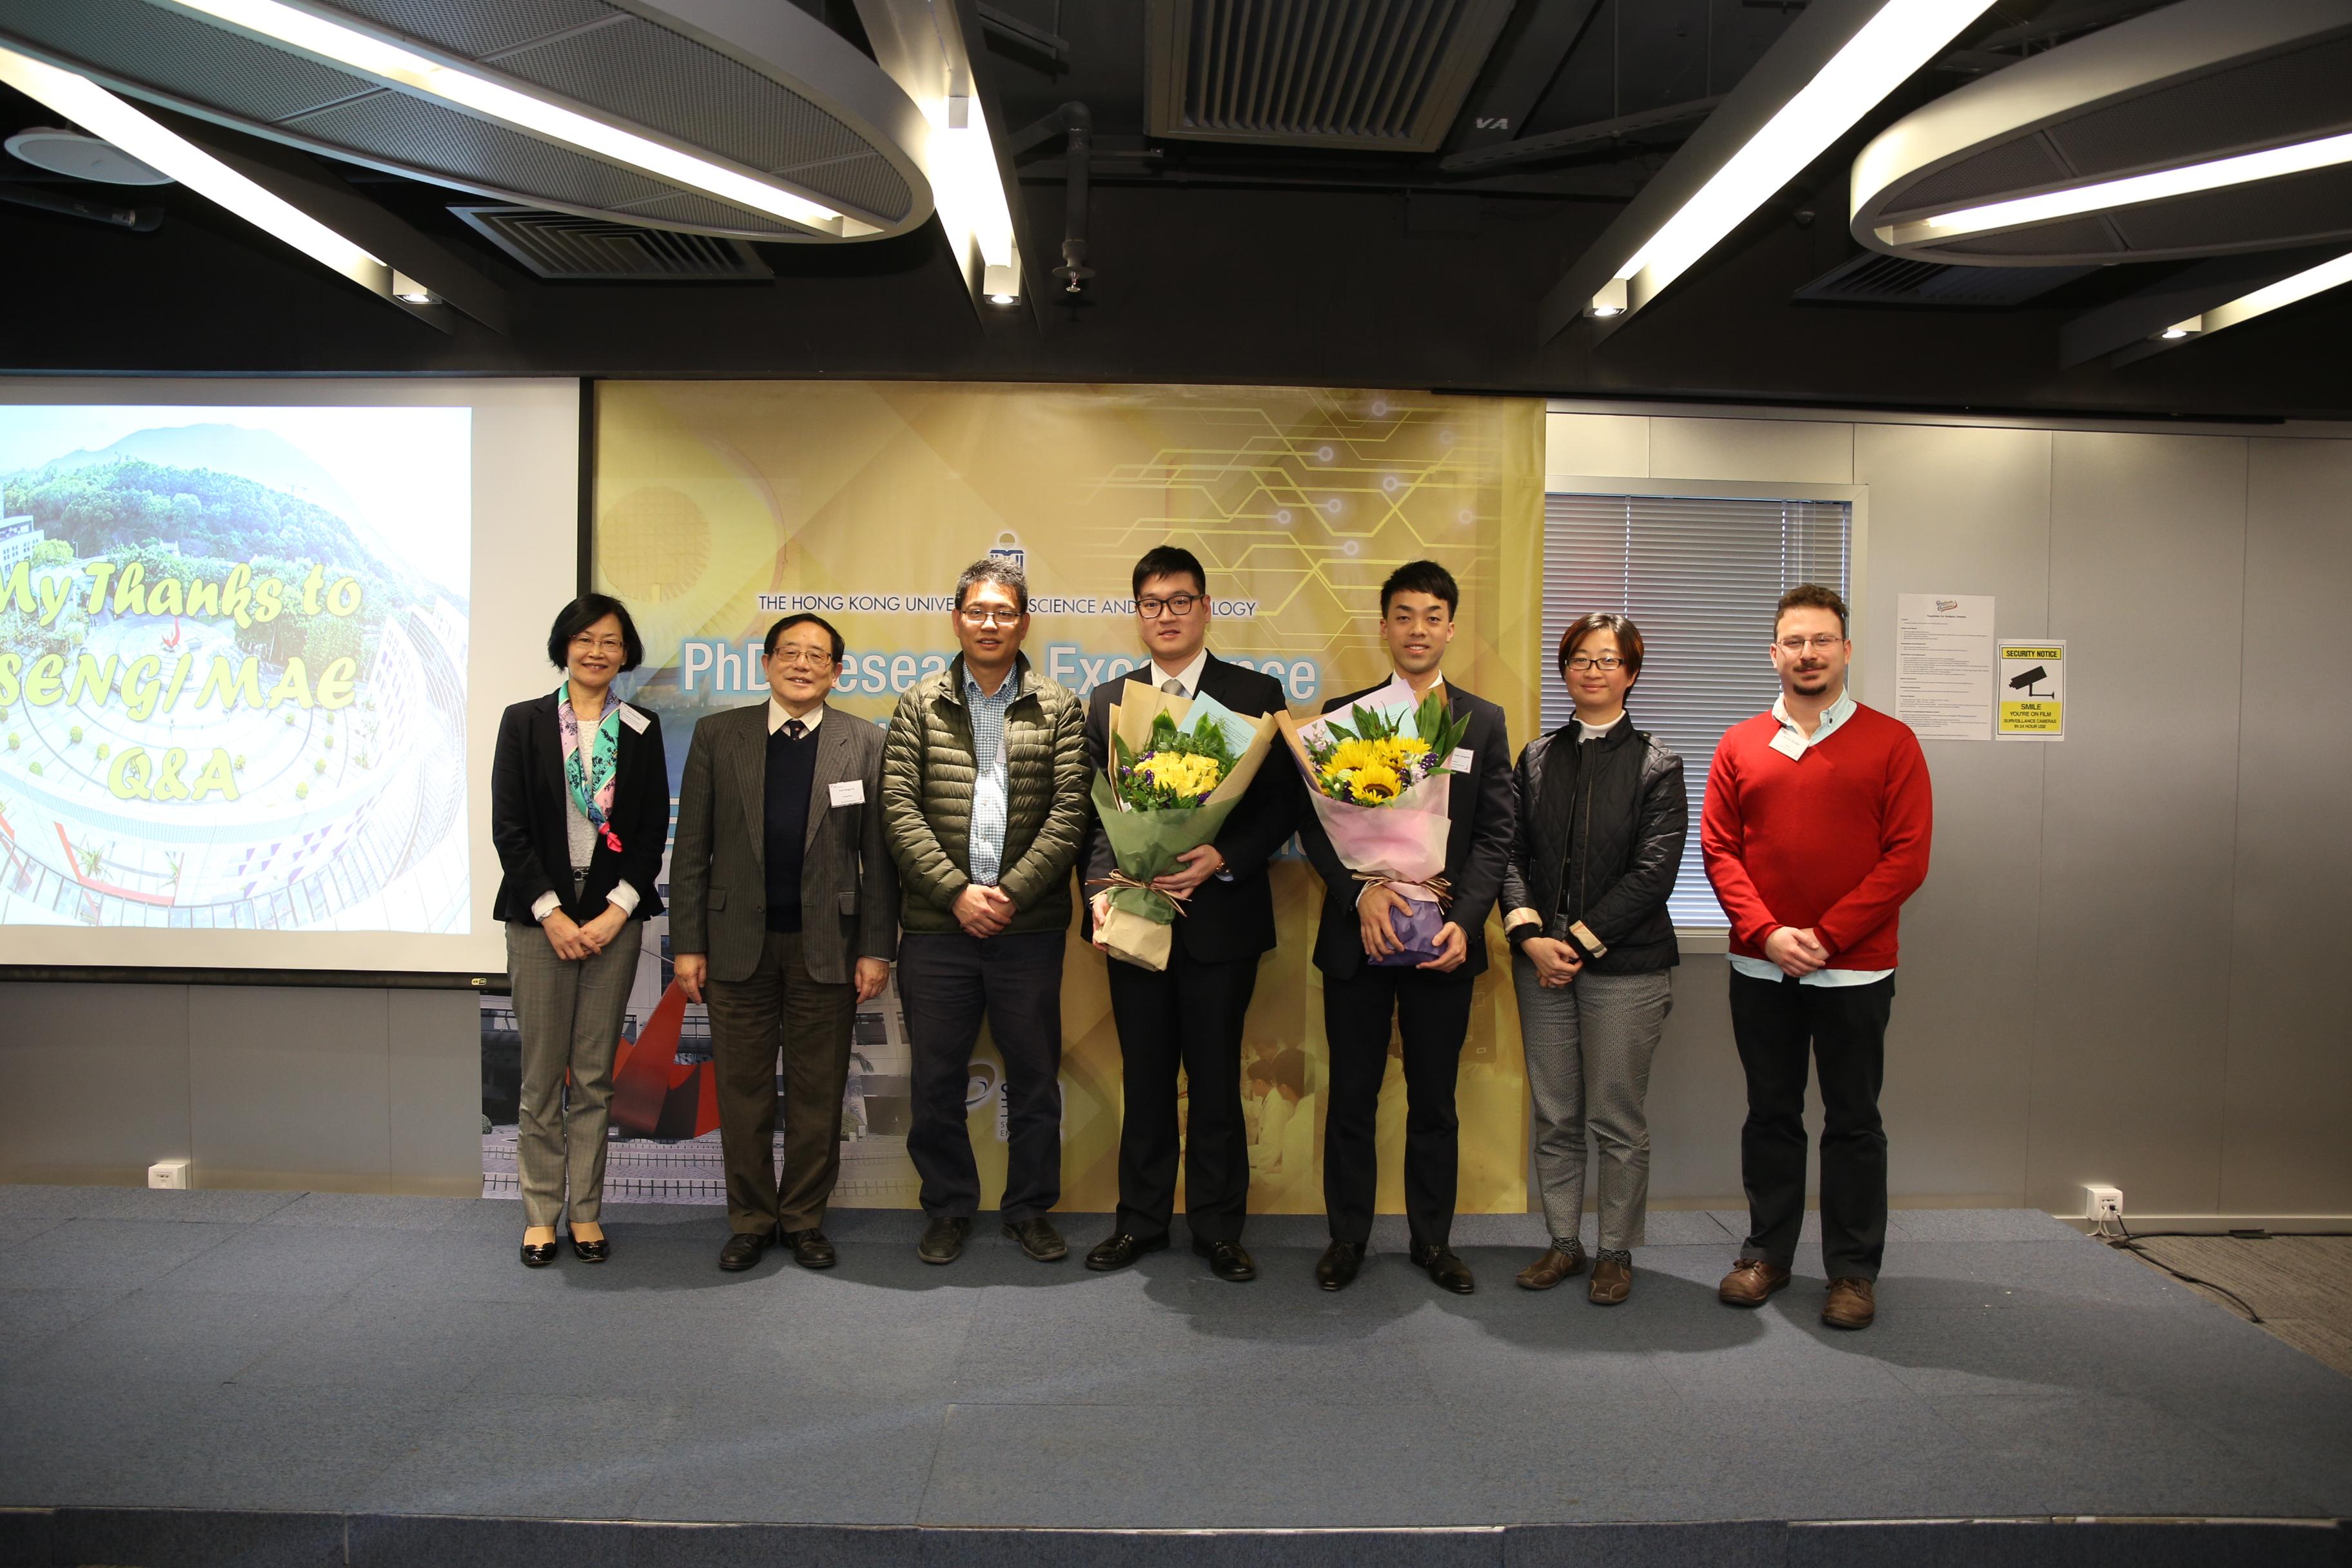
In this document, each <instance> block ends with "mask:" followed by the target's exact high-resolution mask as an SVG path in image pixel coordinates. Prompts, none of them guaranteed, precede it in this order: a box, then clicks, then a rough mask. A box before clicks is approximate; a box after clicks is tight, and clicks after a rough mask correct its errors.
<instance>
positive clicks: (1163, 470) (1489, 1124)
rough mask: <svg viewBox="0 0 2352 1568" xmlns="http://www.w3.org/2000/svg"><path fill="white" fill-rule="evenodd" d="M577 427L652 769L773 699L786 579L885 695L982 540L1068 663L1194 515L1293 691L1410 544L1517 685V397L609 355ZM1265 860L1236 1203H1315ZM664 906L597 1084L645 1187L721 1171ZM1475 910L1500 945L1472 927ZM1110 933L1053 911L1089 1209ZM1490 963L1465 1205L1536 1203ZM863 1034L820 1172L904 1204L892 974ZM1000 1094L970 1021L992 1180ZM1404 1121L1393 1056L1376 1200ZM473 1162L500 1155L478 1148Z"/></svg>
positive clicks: (1093, 674) (1315, 1115)
mask: <svg viewBox="0 0 2352 1568" xmlns="http://www.w3.org/2000/svg"><path fill="white" fill-rule="evenodd" d="M595 428H596V458H595V476H596V490H595V494H596V501H595V505H596V514H595V571H594V577H595V583H596V586H597V587H598V588H600V589H602V590H604V591H605V592H609V593H612V594H615V595H619V596H620V597H621V598H623V599H624V600H625V602H626V603H627V604H628V605H629V606H630V608H631V611H632V613H633V614H634V616H635V618H636V621H637V624H638V626H639V627H640V628H641V629H642V631H643V632H644V634H645V640H646V667H645V668H643V669H641V670H639V671H638V672H637V673H636V676H635V678H634V681H635V684H634V686H633V688H632V689H631V697H632V700H635V701H636V702H638V703H641V704H643V705H644V706H646V707H648V708H650V709H653V710H656V712H658V713H659V714H660V715H661V718H662V722H663V730H664V736H665V740H666V742H667V747H668V751H669V760H670V766H671V769H672V772H673V774H675V773H677V772H679V771H680V770H681V769H682V767H683V764H684V761H685V757H686V752H687V747H688V742H689V740H690V738H691V736H692V733H693V729H694V723H695V721H696V720H697V719H698V717H699V716H701V715H703V714H707V713H710V712H713V711H717V710H724V709H727V708H730V707H735V706H740V705H742V704H745V703H751V702H760V701H764V700H766V695H767V694H766V689H765V687H764V686H763V685H762V684H761V677H760V668H759V657H758V656H759V652H760V648H761V639H762V637H763V635H764V633H765V631H766V628H767V627H768V626H769V625H770V624H771V623H772V622H773V621H774V620H775V619H776V618H777V617H778V616H782V615H784V614H788V613H791V612H793V611H797V610H814V611H815V612H817V613H819V614H821V615H823V616H825V617H826V618H827V619H829V620H831V621H832V622H833V623H834V624H835V626H838V627H840V629H841V631H842V634H843V636H844V637H845V638H846V639H847V641H848V646H849V652H848V658H847V662H846V666H845V669H844V670H843V673H842V677H841V680H840V683H839V686H838V688H837V690H836V695H835V702H836V704H837V707H838V709H839V710H842V711H844V712H846V713H850V714H854V715H856V717H858V718H860V719H862V720H866V721H875V722H885V721H887V720H888V718H889V716H890V714H891V712H892V711H893V710H894V709H895V707H896V706H897V703H898V699H899V697H900V695H901V694H902V693H904V692H905V691H907V690H908V689H909V688H910V687H912V686H913V685H914V684H915V683H916V682H917V681H919V679H923V678H924V677H925V676H927V675H929V674H931V673H933V672H935V671H937V670H939V669H940V668H943V667H944V666H945V664H946V663H947V661H948V660H949V659H950V658H952V657H953V655H954V652H955V647H956V643H955V637H954V631H953V627H952V625H951V621H950V615H951V611H950V605H951V604H952V602H953V591H954V584H955V579H956V574H957V573H958V572H959V571H960V570H961V568H962V567H963V566H965V565H966V564H967V563H970V562H971V561H972V560H974V559H975V558H977V557H980V556H982V555H988V554H992V553H993V554H998V555H1004V556H1008V557H1010V558H1012V559H1013V560H1015V561H1017V562H1019V563H1021V565H1022V566H1023V567H1024V570H1025V571H1026V573H1027V574H1028V581H1029V589H1030V595H1031V597H1030V605H1031V609H1032V612H1033V614H1034V625H1033V626H1032V629H1031V631H1030V634H1029V638H1028V642H1027V652H1028V654H1029V657H1030V658H1031V660H1032V661H1033V663H1034V665H1035V667H1036V668H1038V669H1040V670H1042V671H1043V672H1044V673H1045V674H1046V675H1049V676H1051V677H1052V678H1053V679H1056V680H1058V681H1061V682H1062V683H1064V684H1065V685H1066V686H1069V687H1072V688H1074V689H1076V690H1077V691H1079V692H1080V693H1082V694H1083V693H1084V692H1085V691H1086V690H1087V689H1090V688H1091V687H1092V686H1094V685H1095V684H1096V683H1097V682H1098V681H1101V680H1105V679H1114V678H1116V677H1117V676H1118V674H1120V673H1121V672H1123V671H1124V670H1126V669H1128V668H1132V667H1133V666H1135V665H1137V664H1139V663H1140V662H1142V653H1141V649H1140V644H1139V639H1138V637H1137V636H1136V623H1135V619H1134V612H1133V606H1132V605H1131V603H1130V588H1129V572H1130V569H1131V568H1132V566H1133V563H1134V562H1135V559H1136V557H1137V556H1138V555H1139V554H1141V553H1142V552H1144V551H1145V550H1147V549H1150V547H1151V546H1153V545H1156V544H1160V543H1169V542H1172V543H1177V544H1181V545H1184V546H1185V547H1187V548H1189V549H1191V550H1192V551H1193V552H1195V553H1196V554H1198V555H1199V556H1200V557H1201V559H1202V562H1203V563H1205V565H1206V566H1207V569H1208V573H1209V589H1210V593H1211V595H1212V597H1213V601H1214V610H1215V617H1214V619H1213V621H1212V622H1211V626H1210V644H1211V647H1213V648H1214V649H1215V650H1216V651H1217V652H1218V653H1219V654H1220V655H1221V656H1223V657H1224V658H1231V659H1233V660H1234V661H1236V662H1238V663H1243V664H1247V665H1250V666H1253V667H1255V668H1259V669H1262V670H1265V671H1267V672H1269V673H1271V674H1273V675H1274V676H1276V678H1277V679H1279V680H1280V681H1281V682H1282V684H1283V689H1284V690H1285V692H1286V694H1287V695H1288V697H1289V700H1290V704H1291V706H1292V708H1293V709H1294V710H1297V711H1300V712H1302V713H1306V712H1313V711H1316V710H1318V709H1319V708H1320V707H1321V705H1322V703H1323V701H1324V700H1326V699H1328V698H1330V697H1334V696H1337V695H1339V694H1341V693H1344V692H1347V691H1350V690H1353V689H1357V688H1360V687H1363V686H1367V685H1370V684H1373V683H1374V682H1376V681H1378V680H1380V679H1384V678H1385V676H1386V674H1387V665H1386V662H1385V660H1384V658H1382V655H1381V647H1380V644H1379V642H1378V640H1377V637H1376V635H1375V626H1376V622H1377V620H1378V616H1379V612H1380V605H1379V597H1378V595H1379V585H1380V583H1381V579H1382V577H1383V576H1385V575H1386V574H1387V573H1388V572H1389V571H1390V570H1391V568H1392V567H1394V566H1396V565H1397V564H1398V563H1402V562H1404V561H1409V560H1412V559H1414V558H1416V557H1421V556H1427V557H1431V558H1433V559H1435V560H1438V561H1440V562H1443V563H1445V565H1446V566H1448V567H1449V568H1450V569H1451V570H1452V571H1453V572H1454V574H1455V575H1456V577H1458V578H1459V579H1460V581H1461V584H1462V589H1463V603H1462V609H1461V616H1460V620H1461V632H1460V635H1459V637H1457V639H1456V641H1455V642H1454V647H1453V650H1452V652H1451V653H1450V654H1449V656H1448V658H1447V662H1446V669H1447V671H1448V673H1449V675H1450V676H1451V677H1452V678H1453V679H1455V680H1456V681H1458V682H1460V683H1461V684H1462V685H1463V686H1465V687H1466V688H1468V689H1472V690H1475V691H1477V692H1479V693H1480V694H1481V695H1483V696H1486V697H1488V698H1491V699H1493V700H1496V701H1498V702H1500V703H1501V704H1502V705H1503V708H1504V710H1506V711H1507V713H1508V714H1509V715H1510V723H1511V739H1512V742H1513V744H1514V746H1517V744H1519V743H1521V742H1524V741H1525V740H1526V738H1527V736H1528V725H1529V724H1530V723H1531V722H1532V721H1533V719H1534V715H1535V714H1536V712H1537V700H1536V680H1537V678H1538V672H1539V671H1540V669H1541V668H1542V660H1541V658H1540V656H1539V654H1538V651H1537V649H1536V646H1535V644H1536V641H1537V637H1538V623H1539V614H1540V608H1539V594H1538V584H1539V582H1540V580H1541V571H1540V565H1541V562H1540V552H1541V547H1542V494H1541V490H1542V405H1541V404H1539V403H1538V402H1534V401H1530V400H1505V399H1473V398H1454V397H1439V396H1434V395H1426V394H1418V393H1397V392H1329V391H1307V390H1286V389H1275V390H1269V389H1265V388H1236V387H1094V386H1004V385H985V384H912V383H868V384H856V383H835V384H812V383H778V382H754V383H731V384H730V383H713V382H700V383H657V384H656V383H636V384H632V383H606V384H601V385H600V386H599V388H598V396H597V407H596V426H595ZM673 782H675V781H673ZM1274 886H1275V895H1276V907H1277V919H1278V921H1279V925H1280V930H1281V944H1280V946H1279V947H1278V949H1277V950H1276V952H1273V953H1271V954H1269V955H1268V956H1267V958H1266V959H1265V964H1264V967H1263V969H1262V970H1261V972H1260V974H1259V979H1258V985H1257V993H1256V999H1255V1003H1254V1005H1252V1007H1251V1009H1250V1014H1249V1019H1248V1025H1247V1029H1246V1033H1245V1037H1244V1046H1243V1051H1244V1064H1245V1068H1246V1079H1247V1105H1248V1108H1249V1117H1250V1129H1251V1142H1252V1147H1251V1164H1252V1192H1251V1196H1250V1203H1251V1206H1252V1207H1253V1208H1255V1209H1257V1210H1259V1211H1262V1212H1285V1213H1299V1212H1316V1211H1319V1210H1320V1209H1321V1207H1322V1186H1321V1172H1320V1153H1321V1142H1322V1110H1321V1107H1322V1103H1323V1097H1322V1094H1321V1089H1322V1087H1323V1085H1324V1082H1325V1081H1326V1076H1327V1075H1326V1070H1325V1049H1324V1041H1323V1024H1322V1019H1323V1009H1322V998H1321V994H1320V986H1321V982H1320V977H1319V976H1318V974H1317V973H1316V971H1315V970H1314V968H1313V966H1312V964H1311V963H1309V960H1308V953H1309V950H1310V948H1311V947H1312V942H1313V931H1314V922H1315V920H1316V917H1317V913H1318V909H1319V905H1320V899H1321V895H1320V891H1319V888H1318V884H1317V882H1316V879H1315V878H1314V877H1313V875H1312V874H1311V873H1310V872H1309V871H1308V869H1307V866H1306V864H1305V862H1304V861H1302V860H1300V859H1298V858H1297V856H1296V851H1295V848H1294V849H1293V851H1292V852H1291V853H1290V854H1289V855H1288V856H1286V858H1285V859H1284V860H1282V861H1281V862H1279V863H1277V865H1276V867H1275V869H1274ZM665 923H666V922H663V921H652V922H649V925H650V926H651V928H652V929H650V930H648V931H647V932H646V949H647V952H646V961H645V963H643V964H642V965H641V969H640V981H639V986H638V994H637V997H636V998H635V1002H636V1005H635V1006H634V1007H633V1009H632V1017H633V1019H635V1020H636V1022H635V1023H634V1024H633V1026H632V1031H633V1034H634V1039H633V1040H632V1042H631V1044H630V1046H629V1047H628V1059H627V1060H625V1062H624V1065H623V1068H622V1072H621V1078H622V1079H623V1080H624V1081H623V1082H622V1084H621V1085H620V1088H619V1089H618V1091H617V1092H616V1096H615V1117H616V1120H618V1121H621V1123H622V1124H623V1129H624V1131H625V1132H626V1131H632V1130H634V1131H639V1132H642V1133H646V1134H658V1137H656V1138H654V1139H652V1140H650V1143H651V1146H646V1147H643V1148H641V1149H632V1148H630V1147H626V1146H616V1148H615V1150H614V1164H613V1173H614V1176H616V1177H623V1178H625V1179H626V1178H629V1177H630V1176H631V1174H632V1173H636V1174H637V1175H641V1176H643V1177H644V1178H646V1179H647V1180H648V1181H649V1182H650V1183H651V1184H653V1186H654V1187H655V1188H656V1189H657V1188H658V1187H659V1185H660V1184H663V1183H665V1182H667V1183H668V1184H671V1185H672V1186H673V1188H685V1187H691V1188H701V1187H702V1186H703V1184H704V1183H705V1182H708V1183H709V1184H710V1185H709V1189H708V1190H709V1191H710V1192H713V1193H715V1192H716V1191H717V1190H718V1189H717V1184H716V1177H717V1159H716V1155H717V1151H716V1149H715V1147H708V1148H707V1149H706V1150H705V1151H703V1152H699V1153H698V1151H696V1150H695V1149H693V1148H692V1147H690V1146H689V1145H688V1143H687V1142H686V1141H687V1140H693V1141H694V1142H701V1143H704V1144H706V1145H715V1143H716V1140H717V1134H716V1133H715V1131H710V1128H712V1127H714V1126H715V1124H716V1123H715V1116H713V1115H711V1113H710V1112H711V1107H712V1100H711V1097H710V1095H709V1089H708V1077H709V1068H708V1067H707V1066H706V1065H704V1061H705V1059H706V1058H707V1053H708V1050H709V1044H708V1025H707V1023H705V1022H704V1020H703V1019H702V1017H701V1016H700V1014H701V1009H700V1008H699V1007H688V1005H686V1004H685V1002H684V1000H683V998H682V996H681V995H680V994H678V993H677V991H676V989H675V988H674V987H673V986H671V985H670V984H669V965H668V963H667V955H668V954H667V936H666V934H665V932H664V931H663V929H662V928H663V926H664V924H665ZM1487 940H1488V941H1489V942H1490V944H1491V945H1492V946H1493V947H1494V948H1495V949H1496V951H1497V952H1498V953H1499V951H1500V947H1501V944H1500V942H1499V937H1498V935H1497V934H1496V931H1494V930H1492V929H1490V931H1489V932H1488V934H1487ZM1106 962H1107V960H1105V959H1104V958H1103V956H1102V955H1101V954H1099V953H1097V952H1095V951H1094V950H1093V949H1092V948H1090V947H1088V946H1087V945H1085V944H1084V943H1082V942H1079V941H1078V940H1077V937H1076V932H1075V931H1074V932H1073V933H1072V936H1071V945H1070V951H1069V955H1068V963H1067V969H1066V982H1065V985H1064V989H1063V1022H1064V1029H1065V1042H1066V1044H1065V1055H1064V1064H1063V1087H1064V1097H1065V1113H1064V1122H1063V1168H1064V1187H1063V1194H1064V1195H1063V1206H1064V1207H1066V1208H1069V1209H1076V1210H1094V1211H1105V1210H1108V1209H1110V1208H1112V1207H1113V1206H1115V1203H1116V1199H1117V1169H1116V1156H1117V1150H1118V1110H1119V1054H1118V1031H1117V1029H1116V1028H1115V1026H1113V1023H1112V1020H1111V1016H1110V1006H1109V1000H1108V986H1107V984H1106V982H1105V979H1104V964H1105V963H1106ZM1507 970H1508V965H1507V963H1496V966H1495V967H1494V968H1492V969H1490V970H1489V971H1488V973H1486V976H1484V977H1483V978H1482V979H1481V981H1480V982H1479V988H1478V1004H1477V1007H1476V1011H1475V1015H1474V1020H1473V1023H1472V1026H1471V1031H1470V1039H1469V1045H1468V1048H1467V1050H1466V1051H1465V1057H1464V1061H1463V1072H1462V1082H1461V1093H1460V1103H1461V1114H1462V1127H1463V1137H1462V1151H1463V1170H1462V1189H1461V1204H1462V1207H1463V1208H1464V1210H1465V1211H1473V1212H1475V1211H1488V1212H1491V1211H1509V1212H1518V1211H1521V1210H1523V1209H1524V1208H1525V1207H1526V1199H1527V1189H1526V1174H1525V1173H1526V1170H1527V1131H1526V1128H1527V1117H1526V1096H1525V1092H1524V1072H1523V1068H1522V1063H1521V1059H1520V1056H1519V1046H1518V1030H1517V1016H1516V1009H1515V1006H1514V1003H1513V1001H1512V996H1511V987H1510V985H1509V984H1508V983H1507ZM856 1048H857V1057H856V1061H855V1062H854V1064H853V1072H852V1075H851V1079H850V1088H849V1095H848V1103H847V1106H846V1108H845V1109H846V1115H845V1119H844V1127H845V1144H844V1150H843V1153H844V1163H843V1173H842V1184H841V1188H840V1191H839V1193H838V1194H837V1195H836V1199H835V1201H836V1202H838V1203H841V1204H844V1205H912V1204H913V1202H914V1196H915V1177H914V1172H913V1168H912V1166H911V1165H910V1164H909V1163H908V1159H907V1155H906V1150H905V1142H904V1133H905V1131H906V1125H907V1108H908V1100H907V1072H908V1061H907V1055H906V1045H905V1035H904V1025H903V1020H902V1014H901V1012H900V1009H899V1007H898V1000H897V997H896V994H895V992H886V994H884V996H883V997H882V998H881V999H880V1000H879V1001H878V1002H877V1003H876V1004H872V1005H869V1006H868V1008H867V1010H866V1012H865V1013H864V1014H863V1015H861V1016H860V1018H859V1020H858V1027H857V1047H856ZM1392 1048H1393V1047H1392ZM633 1085H634V1088H633V1087H632V1086H633ZM1001 1092H1002V1091H1001V1075H1000V1070H999V1068H998V1066H997V1064H996V1062H995V1059H994V1058H993V1055H992V1047H983V1056H982V1059H980V1060H977V1061H975V1062H974V1064H973V1067H972V1079H971V1089H970V1094H969V1097H968V1099H969V1103H970V1106H971V1116H972V1134H973V1142H974V1145H975V1147H976V1148H977V1150H978V1151H979V1154H980V1160H981V1165H982V1173H983V1183H984V1185H985V1186H986V1187H987V1189H988V1190H989V1191H990V1192H991V1193H992V1192H993V1191H994V1190H996V1188H997V1187H998V1186H999V1185H1000V1184H1002V1182H1003V1170H1004V1154H1003V1148H1004V1146H1003V1142H1002V1131H1001V1128H1002V1121H1001V1117H1002V1105H1003V1102H1002V1098H1001ZM499 1109H501V1110H502V1109H503V1107H500V1108H499ZM486 1113H487V1108H486ZM496 1119H497V1118H496V1117H495V1116H493V1120H496ZM1403 1121H1404V1096H1403V1086H1402V1081H1401V1079H1400V1074H1399V1069H1398V1066H1397V1064H1396V1062H1395V1061H1394V1060H1393V1059H1392V1060H1391V1065H1390V1072H1389V1080H1388V1083H1387V1086H1386V1088H1385V1089H1383V1091H1382V1096H1381V1113H1380V1130H1381V1152H1382V1160H1383V1163H1382V1175H1381V1206H1382V1207H1383V1209H1386V1210H1391V1211H1393V1210H1395V1209H1396V1208H1398V1207H1399V1206H1400V1204H1401V1177H1400V1169H1401V1160H1402V1132H1403ZM633 1124H634V1126H633ZM500 1131H503V1129H501V1130H500ZM663 1138H667V1139H676V1140H679V1142H671V1143H664V1142H660V1140H661V1139H663ZM493 1162H494V1163H493V1169H494V1171H495V1167H496V1151H495V1146H494V1149H493ZM493 1184H494V1185H495V1184H496V1183H495V1181H494V1183H493ZM631 1184H633V1185H634V1184H635V1183H634V1181H632V1182H631ZM616 1195H618V1194H616ZM644 1195H649V1196H650V1195H658V1194H657V1191H656V1190H647V1191H646V1192H645V1194H644Z"/></svg>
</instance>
